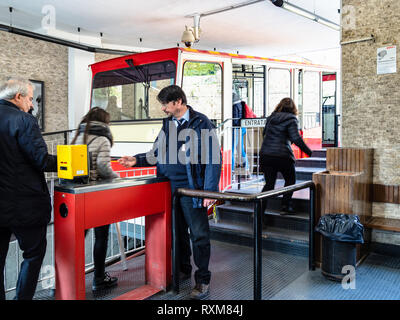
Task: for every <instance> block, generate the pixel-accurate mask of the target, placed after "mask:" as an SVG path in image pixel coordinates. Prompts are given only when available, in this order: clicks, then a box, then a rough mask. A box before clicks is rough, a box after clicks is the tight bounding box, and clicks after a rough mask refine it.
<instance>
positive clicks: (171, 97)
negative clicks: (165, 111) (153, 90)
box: [157, 84, 187, 104]
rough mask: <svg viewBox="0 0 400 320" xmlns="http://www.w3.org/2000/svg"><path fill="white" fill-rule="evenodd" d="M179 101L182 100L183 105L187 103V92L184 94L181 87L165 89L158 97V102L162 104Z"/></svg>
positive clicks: (173, 86) (175, 86) (172, 86)
mask: <svg viewBox="0 0 400 320" xmlns="http://www.w3.org/2000/svg"><path fill="white" fill-rule="evenodd" d="M179 99H181V100H182V104H186V103H187V100H186V94H185V92H183V90H182V89H181V87H179V86H177V85H174V84H173V85H170V86H168V87H165V88H163V89H162V90H161V91H160V92H159V94H158V95H157V100H158V101H160V103H161V104H167V103H169V102H171V101H178V100H179Z"/></svg>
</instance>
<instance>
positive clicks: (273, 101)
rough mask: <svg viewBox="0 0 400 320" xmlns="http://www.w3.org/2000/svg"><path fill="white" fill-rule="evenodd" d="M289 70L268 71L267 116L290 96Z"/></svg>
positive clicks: (272, 69) (271, 69)
mask: <svg viewBox="0 0 400 320" xmlns="http://www.w3.org/2000/svg"><path fill="white" fill-rule="evenodd" d="M290 83H291V81H290V70H288V69H274V68H270V69H269V70H268V112H267V116H268V115H270V114H271V113H272V111H274V109H275V107H276V106H277V105H278V103H279V102H280V101H281V100H282V99H283V98H286V97H291V96H290V89H291V86H290Z"/></svg>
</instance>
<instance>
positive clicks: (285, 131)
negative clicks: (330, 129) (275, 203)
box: [260, 98, 312, 214]
mask: <svg viewBox="0 0 400 320" xmlns="http://www.w3.org/2000/svg"><path fill="white" fill-rule="evenodd" d="M296 115H297V107H296V105H295V103H294V101H293V100H292V99H291V98H284V99H282V100H281V101H280V102H279V104H278V105H277V106H276V108H275V110H274V111H273V112H272V114H271V115H270V116H269V117H268V118H267V122H266V124H265V127H264V131H263V136H264V139H263V143H262V145H261V150H260V165H261V171H262V172H263V173H264V178H265V185H264V187H263V189H262V192H265V191H269V190H272V189H274V187H275V182H276V178H277V174H278V172H281V173H282V175H283V178H284V179H285V187H286V186H290V185H293V184H295V183H296V168H295V162H296V159H295V157H294V154H293V150H292V147H291V145H292V143H294V144H295V145H297V146H298V147H299V148H300V149H301V150H302V151H303V152H304V153H306V154H307V155H308V156H311V154H312V151H311V150H310V148H309V147H308V146H307V145H306V144H305V142H304V141H303V139H302V137H301V136H300V134H299V126H298V120H297V117H296ZM292 195H293V193H286V194H285V195H284V196H283V199H282V213H283V214H284V213H295V210H294V208H293V205H292V201H291V199H292ZM265 206H266V203H264V205H263V208H265Z"/></svg>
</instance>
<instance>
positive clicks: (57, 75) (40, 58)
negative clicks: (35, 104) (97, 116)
mask: <svg viewBox="0 0 400 320" xmlns="http://www.w3.org/2000/svg"><path fill="white" fill-rule="evenodd" d="M0 43H1V46H0V80H5V79H6V78H8V77H10V76H17V77H23V78H28V79H31V80H40V81H44V96H45V99H44V114H45V117H44V118H45V123H44V131H45V132H51V131H60V130H67V129H68V48H67V47H66V46H62V45H57V44H53V43H50V42H45V41H41V40H36V39H32V38H28V37H23V36H19V35H15V34H11V33H8V32H4V31H0Z"/></svg>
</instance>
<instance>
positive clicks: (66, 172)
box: [57, 144, 89, 180]
mask: <svg viewBox="0 0 400 320" xmlns="http://www.w3.org/2000/svg"><path fill="white" fill-rule="evenodd" d="M88 169H89V168H88V152H87V145H85V144H82V145H58V146H57V171H58V177H59V178H60V179H66V180H74V179H75V178H77V177H87V176H88Z"/></svg>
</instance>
